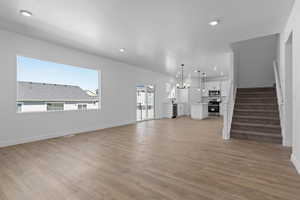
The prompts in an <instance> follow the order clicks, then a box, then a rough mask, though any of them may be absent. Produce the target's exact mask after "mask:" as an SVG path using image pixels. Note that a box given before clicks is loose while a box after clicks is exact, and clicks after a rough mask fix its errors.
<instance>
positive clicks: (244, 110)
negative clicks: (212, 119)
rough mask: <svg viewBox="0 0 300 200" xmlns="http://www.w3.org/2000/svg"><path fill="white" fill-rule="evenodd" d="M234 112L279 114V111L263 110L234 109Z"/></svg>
mask: <svg viewBox="0 0 300 200" xmlns="http://www.w3.org/2000/svg"><path fill="white" fill-rule="evenodd" d="M234 111H238V112H271V113H272V112H273V113H278V111H277V110H262V109H240V108H237V109H234Z"/></svg>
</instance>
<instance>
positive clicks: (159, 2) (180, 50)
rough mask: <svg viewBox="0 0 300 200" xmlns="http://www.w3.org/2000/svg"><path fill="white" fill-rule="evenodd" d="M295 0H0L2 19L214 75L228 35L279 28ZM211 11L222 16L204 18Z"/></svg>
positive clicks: (135, 59)
mask: <svg viewBox="0 0 300 200" xmlns="http://www.w3.org/2000/svg"><path fill="white" fill-rule="evenodd" d="M293 2H294V0H226V1H225V0H1V1H0V27H2V28H5V29H9V30H12V31H16V32H19V33H23V34H26V35H30V36H34V37H38V38H41V39H46V40H48V41H52V42H56V43H59V44H62V45H65V46H70V47H73V48H77V49H80V50H83V51H86V52H89V53H93V54H97V55H102V56H106V57H109V58H113V59H116V60H119V61H123V62H126V63H129V64H134V65H136V66H139V67H143V68H147V69H150V70H153V71H159V72H162V73H167V74H172V75H174V76H175V75H176V72H177V71H178V69H179V65H180V64H181V63H185V64H186V67H187V68H186V69H187V70H186V71H187V72H188V73H191V72H192V71H194V70H195V69H201V70H203V71H206V72H207V73H208V74H209V76H216V75H219V73H220V72H221V71H224V72H225V73H226V68H227V67H228V64H224V63H223V60H224V59H225V60H226V59H227V58H226V56H227V55H226V53H228V52H229V51H230V50H229V44H230V43H231V42H236V41H240V40H245V39H249V38H253V37H258V36H263V35H268V34H273V33H278V32H280V31H281V30H282V29H283V25H284V23H285V21H286V19H287V17H288V14H289V12H290V9H291V7H292V4H293ZM22 9H25V10H29V11H31V12H32V13H33V17H30V18H26V17H23V16H21V15H20V14H19V10H22ZM214 19H220V20H221V24H220V25H218V26H216V27H211V26H209V25H208V23H209V22H210V21H211V20H214ZM120 48H125V49H126V52H125V53H120V51H119V49H120ZM214 66H218V70H217V71H214V70H213V67H214Z"/></svg>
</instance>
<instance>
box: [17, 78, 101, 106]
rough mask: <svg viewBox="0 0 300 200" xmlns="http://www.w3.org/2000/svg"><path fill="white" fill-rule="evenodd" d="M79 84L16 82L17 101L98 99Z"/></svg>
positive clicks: (88, 100) (81, 100) (89, 100)
mask: <svg viewBox="0 0 300 200" xmlns="http://www.w3.org/2000/svg"><path fill="white" fill-rule="evenodd" d="M98 100H99V99H98V97H97V96H90V95H88V94H87V93H86V92H85V91H84V90H83V89H81V88H80V87H79V86H72V85H59V84H48V83H33V82H22V81H20V82H18V93H17V101H20V102H21V101H46V102H47V101H64V102H65V101H76V102H91V101H98Z"/></svg>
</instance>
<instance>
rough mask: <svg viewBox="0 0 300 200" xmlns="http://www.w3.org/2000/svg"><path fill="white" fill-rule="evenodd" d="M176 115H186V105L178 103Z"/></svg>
mask: <svg viewBox="0 0 300 200" xmlns="http://www.w3.org/2000/svg"><path fill="white" fill-rule="evenodd" d="M177 115H178V117H180V116H184V115H188V104H187V103H178V104H177Z"/></svg>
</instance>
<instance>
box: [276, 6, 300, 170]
mask: <svg viewBox="0 0 300 200" xmlns="http://www.w3.org/2000/svg"><path fill="white" fill-rule="evenodd" d="M291 33H293V39H292V40H293V46H292V48H293V85H294V87H293V88H294V89H293V109H294V116H293V121H294V123H293V124H294V126H293V144H292V149H293V150H292V151H293V153H292V161H293V163H294V165H295V166H296V168H297V169H298V172H299V173H300V104H299V103H298V102H300V78H299V77H300V68H299V66H300V2H299V1H295V4H294V7H293V10H292V13H291V15H290V17H289V20H288V22H287V24H286V27H285V29H284V30H283V32H282V33H281V35H280V77H281V80H282V86H283V87H282V88H283V89H284V88H285V85H286V78H285V71H286V69H285V67H286V66H285V61H286V60H285V43H286V41H287V40H288V39H289V36H290V34H291ZM284 94H286V92H285V91H284ZM285 100H286V96H285Z"/></svg>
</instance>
